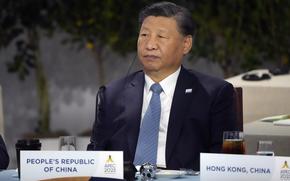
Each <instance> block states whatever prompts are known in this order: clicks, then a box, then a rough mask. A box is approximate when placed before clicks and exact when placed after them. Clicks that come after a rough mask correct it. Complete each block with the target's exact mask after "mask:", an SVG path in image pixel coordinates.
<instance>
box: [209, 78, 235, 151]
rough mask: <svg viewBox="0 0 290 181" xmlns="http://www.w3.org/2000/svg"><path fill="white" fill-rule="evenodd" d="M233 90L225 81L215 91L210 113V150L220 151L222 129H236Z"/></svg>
mask: <svg viewBox="0 0 290 181" xmlns="http://www.w3.org/2000/svg"><path fill="white" fill-rule="evenodd" d="M234 96H235V92H234V88H233V86H232V85H231V84H229V83H225V84H224V85H223V86H221V87H220V88H219V89H218V90H217V93H216V96H215V98H214V101H213V105H212V109H211V111H210V114H211V128H210V129H211V145H210V151H211V152H215V153H218V152H221V148H222V141H223V140H222V138H223V132H224V131H233V130H237V126H236V124H235V123H236V118H237V113H236V106H235V97H234Z"/></svg>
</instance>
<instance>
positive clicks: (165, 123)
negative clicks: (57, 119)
mask: <svg viewBox="0 0 290 181" xmlns="http://www.w3.org/2000/svg"><path fill="white" fill-rule="evenodd" d="M139 21H140V32H139V37H138V43H137V46H138V57H139V60H140V62H141V64H142V65H143V70H142V71H137V72H134V73H132V74H130V75H128V76H126V77H124V78H122V79H120V80H117V81H113V82H112V83H110V84H108V85H106V86H104V87H102V88H101V89H100V90H99V93H98V96H97V97H98V99H97V110H96V120H95V124H94V128H93V133H92V136H91V143H90V144H89V145H88V150H122V151H124V160H126V161H131V162H134V163H135V162H136V157H137V156H136V155H139V156H140V155H141V156H142V154H143V153H144V155H146V153H147V152H146V151H143V153H142V150H141V152H140V151H136V150H138V149H137V148H138V146H139V144H142V143H141V142H142V139H141V138H140V132H141V130H142V129H143V128H142V124H143V122H144V124H145V120H144V119H143V118H144V117H145V115H146V114H147V113H146V110H147V109H149V106H150V104H151V102H150V103H149V101H150V99H151V97H153V96H152V94H153V93H152V91H151V89H150V87H151V85H153V84H155V83H158V85H160V86H161V88H162V92H161V93H160V96H159V98H158V99H160V102H161V111H160V116H159V117H160V123H159V129H158V131H159V132H158V137H157V139H158V148H157V158H156V163H154V164H157V166H158V167H163V168H167V169H180V168H189V169H194V170H199V154H200V152H220V151H221V145H222V134H223V131H226V130H234V129H235V119H236V113H235V106H234V90H233V87H232V85H231V84H229V83H227V82H225V81H223V80H220V79H217V78H214V77H210V76H207V75H204V74H201V73H198V72H195V71H190V70H187V69H185V68H184V67H183V66H182V59H183V57H184V55H186V54H187V53H188V52H189V51H190V49H191V47H192V40H193V35H194V25H193V23H192V19H191V15H190V13H189V12H188V10H186V9H185V8H183V7H181V6H178V5H176V4H173V3H169V2H161V3H155V4H152V5H151V6H148V7H146V8H145V9H144V10H143V11H142V12H141V13H140V15H139ZM142 134H143V133H142ZM145 135H146V131H145ZM147 136H149V135H147ZM138 137H139V138H138ZM145 137H146V136H145ZM148 146H149V145H148ZM137 152H139V153H137Z"/></svg>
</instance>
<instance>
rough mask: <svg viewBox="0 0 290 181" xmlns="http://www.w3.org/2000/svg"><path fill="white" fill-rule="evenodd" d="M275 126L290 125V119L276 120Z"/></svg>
mask: <svg viewBox="0 0 290 181" xmlns="http://www.w3.org/2000/svg"><path fill="white" fill-rule="evenodd" d="M273 124H274V125H275V126H290V119H282V120H279V121H274V122H273Z"/></svg>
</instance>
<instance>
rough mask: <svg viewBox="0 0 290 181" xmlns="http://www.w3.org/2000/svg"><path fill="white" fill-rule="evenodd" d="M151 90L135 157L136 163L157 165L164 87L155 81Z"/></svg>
mask: <svg viewBox="0 0 290 181" xmlns="http://www.w3.org/2000/svg"><path fill="white" fill-rule="evenodd" d="M150 90H151V91H152V92H153V93H152V97H151V100H150V103H149V106H148V108H147V111H146V113H145V115H144V117H143V121H142V125H141V128H140V132H139V137H138V143H137V147H136V152H135V159H134V164H135V165H142V164H143V163H147V162H149V163H151V164H155V165H156V160H157V146H158V133H159V122H160V112H161V103H160V93H161V92H162V87H161V86H160V85H159V84H158V83H155V84H153V85H152V86H151V87H150Z"/></svg>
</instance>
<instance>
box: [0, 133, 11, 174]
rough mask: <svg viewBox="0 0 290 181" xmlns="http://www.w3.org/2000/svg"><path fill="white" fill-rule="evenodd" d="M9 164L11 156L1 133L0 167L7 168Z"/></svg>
mask: <svg viewBox="0 0 290 181" xmlns="http://www.w3.org/2000/svg"><path fill="white" fill-rule="evenodd" d="M8 164H9V156H8V153H7V150H6V146H5V143H4V140H3V139H2V136H1V135H0V169H6V168H7V167H8Z"/></svg>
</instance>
